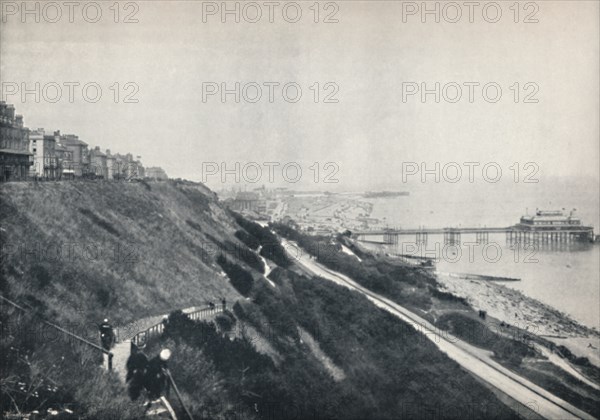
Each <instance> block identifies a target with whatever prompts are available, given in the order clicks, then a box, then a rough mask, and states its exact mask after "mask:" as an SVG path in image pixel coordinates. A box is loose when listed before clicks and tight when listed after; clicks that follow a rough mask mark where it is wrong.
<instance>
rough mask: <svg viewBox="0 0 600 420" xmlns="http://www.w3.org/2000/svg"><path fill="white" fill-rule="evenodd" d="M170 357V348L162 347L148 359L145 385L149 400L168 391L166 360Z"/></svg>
mask: <svg viewBox="0 0 600 420" xmlns="http://www.w3.org/2000/svg"><path fill="white" fill-rule="evenodd" d="M170 358H171V350H169V349H163V350H161V352H160V353H159V354H158V355H157V356H155V357H153V358H152V359H150V361H149V362H148V367H147V369H146V379H145V387H146V390H147V391H148V399H149V400H150V401H152V400H156V399H158V398H160V396H161V395H162V394H163V393H165V392H168V388H169V381H168V379H167V372H166V370H167V362H168V361H169V359H170Z"/></svg>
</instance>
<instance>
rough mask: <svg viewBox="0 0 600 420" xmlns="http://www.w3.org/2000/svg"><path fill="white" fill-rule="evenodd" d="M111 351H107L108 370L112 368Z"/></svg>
mask: <svg viewBox="0 0 600 420" xmlns="http://www.w3.org/2000/svg"><path fill="white" fill-rule="evenodd" d="M112 359H113V353H112V351H111V352H110V353H108V370H112V368H113V360H112Z"/></svg>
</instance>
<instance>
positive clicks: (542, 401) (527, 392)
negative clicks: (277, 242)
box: [281, 238, 594, 419]
mask: <svg viewBox="0 0 600 420" xmlns="http://www.w3.org/2000/svg"><path fill="white" fill-rule="evenodd" d="M281 240H282V243H283V245H284V248H285V249H286V250H290V249H300V248H299V246H298V245H297V244H295V243H294V242H291V241H286V240H284V239H283V238H282V239H281ZM291 256H292V257H294V258H295V261H296V263H297V264H298V265H299V266H300V268H303V269H304V270H305V271H308V272H309V273H312V274H313V275H315V276H318V277H321V278H324V279H326V280H330V281H333V282H335V283H337V284H340V285H342V286H345V287H347V288H349V289H352V290H355V291H357V292H359V293H362V294H363V295H365V296H366V297H367V298H368V299H369V300H370V301H371V302H373V303H374V304H375V305H377V306H378V307H380V308H382V309H385V310H386V311H388V312H390V313H391V314H393V315H395V316H397V317H398V318H400V319H402V320H403V321H405V322H407V323H409V324H411V325H412V326H413V327H415V329H416V330H417V331H420V332H422V333H423V334H424V335H425V337H427V338H428V339H429V340H431V341H432V342H433V343H434V344H435V345H436V346H437V347H438V348H439V349H440V350H441V351H442V352H444V353H445V354H446V355H448V357H450V358H451V359H452V360H454V361H455V362H457V363H458V364H459V365H460V366H461V367H462V368H463V369H465V370H467V371H468V372H470V373H471V374H473V375H475V376H476V377H478V378H479V379H481V380H482V381H485V382H487V383H488V384H489V385H491V386H492V387H494V388H496V389H497V390H499V391H500V392H502V393H504V394H506V395H508V396H509V397H511V398H513V399H514V400H516V401H517V402H519V403H520V404H522V405H523V406H525V407H529V408H531V409H533V410H534V411H535V412H536V413H537V414H538V415H540V416H542V417H544V418H547V419H576V418H581V419H594V417H592V416H591V415H589V414H587V413H585V412H583V411H582V410H580V409H578V408H576V407H574V406H573V405H571V404H569V403H567V402H566V401H564V400H562V399H560V398H558V397H557V396H555V395H553V394H551V393H550V392H548V391H546V390H545V389H543V388H541V387H540V386H538V385H536V384H534V383H533V382H531V381H529V380H527V379H525V378H523V377H521V376H519V375H517V374H516V373H514V372H512V371H510V370H509V369H507V368H505V367H503V366H502V365H500V364H499V363H498V362H496V361H495V360H493V359H492V357H491V356H492V353H491V352H489V351H486V350H483V349H480V348H478V347H475V346H472V345H470V344H469V343H467V342H465V341H462V340H459V339H457V338H455V337H452V336H450V335H449V334H447V333H445V332H442V331H440V329H439V328H437V327H435V326H434V325H432V324H431V323H429V322H428V321H426V320H425V319H423V318H421V317H420V316H418V315H416V314H415V313H413V312H411V311H409V310H408V309H406V308H404V307H402V306H400V305H398V304H397V303H394V302H392V301H391V300H389V299H387V298H385V297H383V296H381V295H378V294H376V293H373V292H372V291H370V290H369V289H366V288H364V287H362V286H361V285H359V284H358V283H356V282H355V281H354V280H352V279H351V278H349V277H348V276H345V275H344V274H341V273H338V272H335V271H333V270H330V269H328V268H326V267H324V266H323V265H321V264H319V263H317V262H316V261H315V260H313V259H311V258H309V257H308V256H304V257H302V258H297V255H291Z"/></svg>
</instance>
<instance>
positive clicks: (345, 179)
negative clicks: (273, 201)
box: [0, 0, 600, 190]
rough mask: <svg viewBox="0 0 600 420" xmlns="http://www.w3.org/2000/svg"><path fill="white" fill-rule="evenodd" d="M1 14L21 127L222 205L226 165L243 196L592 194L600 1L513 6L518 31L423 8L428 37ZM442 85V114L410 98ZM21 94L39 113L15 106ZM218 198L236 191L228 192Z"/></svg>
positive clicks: (154, 13) (159, 6) (598, 140)
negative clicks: (531, 175) (569, 182)
mask: <svg viewBox="0 0 600 420" xmlns="http://www.w3.org/2000/svg"><path fill="white" fill-rule="evenodd" d="M1 3H2V4H1V6H2V20H1V21H0V25H1V28H0V81H1V82H2V94H3V99H5V100H6V101H7V102H8V103H12V104H14V105H15V107H16V109H17V113H20V114H23V115H24V118H25V124H26V125H27V126H28V127H30V128H38V127H43V128H44V129H45V130H46V131H49V132H52V131H54V130H57V129H60V130H61V132H62V133H73V134H77V135H79V136H80V138H81V139H82V140H84V141H85V142H87V143H88V144H90V145H91V146H92V147H93V146H96V145H99V146H101V148H102V149H110V150H111V151H113V152H121V153H127V152H130V153H132V154H133V155H134V156H141V157H142V161H143V163H144V164H145V165H146V166H161V167H163V168H164V169H165V170H166V171H167V173H168V174H169V176H171V177H182V178H186V179H191V180H196V181H206V183H207V184H208V185H209V186H211V187H212V188H216V189H218V188H220V187H223V185H224V184H223V183H222V177H221V175H222V173H221V169H229V170H234V171H235V168H236V166H235V165H236V162H237V163H239V165H240V171H239V172H238V173H239V174H240V175H241V179H242V181H243V180H244V179H245V180H256V178H257V173H256V172H255V168H256V166H258V167H260V168H261V174H260V177H258V180H257V181H256V183H255V184H251V185H262V184H266V185H267V187H270V186H281V185H284V186H287V187H291V188H305V189H336V188H337V189H342V190H343V189H347V190H348V189H357V188H360V189H376V188H396V187H397V186H398V185H401V184H403V175H404V176H406V174H407V168H414V166H412V164H414V163H416V164H417V167H418V168H419V170H420V169H421V168H422V166H421V165H422V164H425V168H429V169H431V168H435V165H436V162H437V163H439V164H440V168H445V167H446V168H448V169H449V170H452V167H453V165H454V163H457V164H459V166H461V167H462V169H463V171H466V170H467V167H466V166H464V165H463V163H464V162H477V163H478V165H479V166H478V167H477V168H481V167H483V166H484V165H485V164H487V163H494V164H495V165H497V166H499V167H500V168H501V169H502V170H503V177H504V179H507V178H509V179H512V177H513V175H514V170H511V169H510V167H511V165H513V164H514V163H515V162H516V163H517V167H519V168H520V174H519V175H520V176H521V177H522V176H524V175H526V174H527V173H528V171H533V169H531V168H534V169H535V168H537V170H535V172H536V175H535V176H538V177H543V176H546V177H549V179H550V178H552V177H561V176H586V177H589V178H592V179H593V180H595V181H598V178H599V170H600V169H599V168H600V162H599V147H600V132H599V116H600V105H599V98H600V91H599V74H600V65H599V42H600V41H599V39H600V34H599V4H600V3H599V2H597V1H537V2H529V3H527V2H520V3H518V6H519V7H518V10H519V13H518V16H517V15H516V14H515V11H516V10H515V8H514V5H513V4H514V2H513V1H500V2H496V3H494V4H493V5H491V6H488V7H487V8H486V9H485V12H484V11H483V6H485V5H487V4H489V3H493V2H479V3H480V6H479V7H477V8H475V9H474V10H473V11H472V12H473V14H472V20H473V22H470V17H469V9H468V7H467V6H464V2H457V3H453V4H456V5H458V9H457V8H454V9H453V8H452V7H450V6H446V3H444V2H437V6H436V2H427V7H429V8H430V9H431V10H434V8H435V7H438V8H439V9H438V10H440V13H439V20H440V21H439V22H436V21H435V18H436V16H435V15H433V14H429V15H427V14H425V15H424V14H422V10H421V5H422V2H420V1H419V2H401V1H397V2H393V1H345V2H344V1H338V2H320V3H317V5H318V8H316V7H315V5H314V2H313V1H299V2H295V3H293V2H276V3H277V5H276V7H275V8H274V9H273V15H272V20H273V22H270V21H269V7H268V6H265V2H262V1H259V2H256V3H252V4H251V5H249V6H245V5H244V3H242V2H237V7H239V9H240V16H239V22H236V21H235V18H236V16H235V15H233V14H227V15H222V14H221V12H222V7H221V6H222V3H221V2H200V1H136V2H118V3H116V4H117V5H118V10H119V14H118V16H116V15H115V11H116V9H117V8H115V6H114V4H115V2H113V1H99V2H97V3H94V4H92V5H90V3H93V2H75V3H77V7H76V8H75V9H74V12H73V22H72V23H71V22H69V16H68V14H69V9H68V7H67V6H65V5H64V2H56V3H55V4H57V5H58V9H60V12H61V16H60V18H58V17H57V16H58V15H57V14H56V11H57V9H56V8H54V9H53V8H52V7H47V8H46V9H44V10H42V9H43V7H44V3H38V2H28V3H27V4H28V7H30V8H31V9H33V8H34V7H36V4H38V7H39V8H40V16H39V20H40V21H39V23H38V22H35V15H23V13H22V8H21V5H22V3H21V2H10V1H9V2H7V1H4V0H2V2H1ZM292 3H293V4H292ZM96 4H97V5H99V8H100V10H101V12H102V15H101V16H100V17H98V18H96V14H95V13H96V10H97V9H96V8H95V6H94V5H96ZM495 5H497V6H495ZM227 7H229V8H230V9H234V8H235V7H236V2H227ZM284 7H285V12H284ZM511 7H513V8H512V9H511ZM257 8H258V9H260V11H261V13H262V15H261V17H260V19H259V20H258V22H256V23H253V22H251V21H252V20H254V19H255V16H257V15H256V11H257V10H258V9H257ZM415 8H416V9H418V10H416V9H415ZM83 9H85V13H84V12H83ZM316 9H318V11H319V14H318V22H315V10H316ZM297 10H301V12H302V15H301V16H300V17H299V18H298V21H297V22H295V23H293V22H292V21H294V20H295V19H296V12H297ZM457 10H458V11H460V13H461V17H460V18H456V19H455V16H458V15H457V14H456V12H457ZM497 10H500V11H501V16H500V17H498V18H497V17H496V16H497V15H496V12H497ZM212 12H214V14H211V13H212ZM128 17H129V20H137V22H129V23H125V22H124V20H127V18H128ZM115 19H116V20H117V21H118V22H115ZM223 19H225V22H222V20H223ZM423 19H425V22H424V23H423V21H422V20H423ZM496 19H498V21H497V22H495V23H494V22H493V21H494V20H496ZM23 20H25V22H23ZM52 20H56V22H54V23H53V22H51V21H52ZM94 20H97V22H94ZM326 20H328V22H326ZM335 20H337V22H335ZM452 20H457V22H455V23H452V22H451V21H452ZM515 20H517V21H518V22H515ZM525 20H528V22H525ZM534 20H537V22H534ZM470 82H472V83H473V84H472V85H468V83H470ZM36 83H39V89H38V88H36ZM65 83H66V85H65ZM75 83H79V85H74V84H75ZM115 83H118V87H117V85H115ZM127 83H129V85H126V84H127ZM236 83H239V86H240V88H239V92H240V100H239V102H236V100H235V95H234V94H228V95H226V96H225V98H224V99H225V100H223V98H222V97H221V95H220V90H221V88H222V87H223V85H222V84H225V85H224V87H226V88H227V89H230V90H235V86H236ZM315 83H317V84H315ZM436 83H439V86H440V88H439V103H438V102H436V98H435V94H433V93H432V94H428V95H426V96H425V97H424V98H423V97H422V96H421V95H420V93H421V90H422V88H426V89H429V90H432V91H435V86H436ZM465 83H467V85H465ZM69 84H72V85H73V86H74V87H73V89H74V97H73V101H72V102H71V101H70V100H69V98H68V96H69V95H68V86H69ZM86 84H92V85H88V90H87V91H86V93H87V96H86V97H84V94H83V91H82V86H84V85H86ZM57 85H58V86H59V87H61V94H62V96H61V97H60V99H58V100H57V101H56V102H54V103H52V102H51V101H52V100H55V99H54V98H55V96H56V92H57V90H56V89H55V87H56V86H57ZM284 85H286V86H287V90H286V91H285V93H286V95H287V96H284V92H283V88H282V87H283V86H284ZM484 85H487V90H486V94H487V96H484V93H483V91H482V87H483V86H484ZM94 86H99V87H100V88H101V90H102V96H101V98H100V99H99V100H98V101H97V102H95V103H94V102H92V100H93V99H94V95H95V91H96V90H95V88H94ZM257 86H258V87H259V88H260V90H261V93H262V96H261V97H260V99H257V100H256V101H255V96H256V93H257V89H256V87H257ZM269 86H271V87H272V88H273V92H274V93H273V100H272V102H271V101H270V100H269ZM298 86H299V87H300V89H301V92H302V96H301V97H300V98H299V99H298V100H297V101H296V102H293V101H294V100H295V99H296V92H297V88H296V87H298ZM457 86H458V88H460V89H461V93H462V96H461V97H460V98H459V99H458V100H456V99H455V98H456V93H457V92H458V90H457ZM469 86H472V89H473V98H472V101H470V100H469ZM498 86H499V87H500V89H501V94H500V96H497V90H496V89H497V87H498ZM23 87H26V88H28V89H30V90H33V91H36V90H37V91H38V93H39V98H35V96H34V95H33V94H29V95H26V96H25V97H22V96H21V93H22V90H23V89H22V88H23ZM215 88H216V89H219V92H217V94H214V95H208V94H207V92H210V89H215ZM15 89H17V91H16V93H15V94H13V92H14V91H15ZM414 89H419V91H418V92H417V93H416V94H409V93H411V92H413V93H414ZM115 92H119V96H118V98H115ZM315 92H318V98H317V97H315ZM515 92H518V96H516V95H515ZM203 93H204V95H203ZM128 94H129V95H130V96H129V97H127V95H128ZM86 98H87V99H86ZM126 98H128V100H132V99H134V100H136V101H137V102H134V103H127V102H126ZM326 98H328V100H327V101H326ZM115 99H117V101H116V102H117V103H115ZM496 99H497V101H495V100H496ZM315 100H316V101H315ZM332 100H333V101H332ZM530 162H531V163H533V164H534V165H535V166H531V165H530V166H528V167H527V168H529V169H527V168H526V167H525V165H526V164H527V163H530ZM265 163H266V165H265ZM223 164H224V165H225V167H224V168H223ZM286 164H288V166H286V168H287V169H286V172H284V171H283V169H282V168H283V167H284V165H286ZM277 165H278V166H277ZM298 167H300V169H301V170H302V174H301V176H300V175H299V174H298V173H297V172H296V171H297V168H298ZM215 168H217V169H215ZM243 168H246V169H245V170H246V172H244V170H243ZM269 168H273V172H272V175H273V176H272V178H271V179H270V178H269V176H268V175H269ZM317 168H318V171H317ZM478 170H479V169H478ZM215 171H216V173H215ZM284 175H285V176H284ZM442 175H444V174H442ZM445 175H448V173H446V174H445ZM286 176H287V178H286ZM418 176H419V174H417V175H416V176H415V177H414V179H417V178H418ZM448 176H452V175H448ZM465 176H466V175H465V172H463V178H462V179H461V181H463V180H464V179H465ZM476 176H479V177H481V176H483V175H482V173H481V171H479V172H477V171H476ZM326 178H327V180H328V181H332V180H333V181H335V180H337V181H338V182H337V183H329V182H325V181H326ZM298 179H299V181H298V182H291V181H293V180H298ZM225 180H226V181H228V182H227V183H226V184H227V185H232V184H235V178H234V175H232V174H230V175H227V176H226V178H225ZM242 183H243V182H242Z"/></svg>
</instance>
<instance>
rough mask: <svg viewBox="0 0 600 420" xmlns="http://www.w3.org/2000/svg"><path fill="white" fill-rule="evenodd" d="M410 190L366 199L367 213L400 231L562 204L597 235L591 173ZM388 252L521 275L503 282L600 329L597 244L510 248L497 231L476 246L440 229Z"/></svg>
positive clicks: (499, 220) (487, 220)
mask: <svg viewBox="0 0 600 420" xmlns="http://www.w3.org/2000/svg"><path fill="white" fill-rule="evenodd" d="M405 189H406V188H405ZM398 190H402V189H400V188H399V189H398ZM409 192H410V195H409V196H401V197H390V198H375V199H368V200H366V201H369V202H371V203H372V204H373V210H372V213H371V217H374V218H378V219H380V220H382V221H383V222H382V225H384V226H388V227H396V228H405V229H409V228H419V227H427V228H432V227H478V226H487V227H506V226H510V225H514V224H515V223H518V221H519V219H520V217H521V216H522V215H525V214H530V215H531V214H534V213H535V211H536V209H540V210H562V211H563V212H565V213H566V214H570V213H571V214H573V215H574V216H576V217H579V218H580V219H581V220H582V223H583V224H585V225H592V226H594V233H595V234H596V235H597V234H599V233H600V232H599V230H600V186H599V185H598V182H597V181H593V180H589V179H571V178H569V179H563V178H556V179H552V180H549V181H547V182H545V183H538V184H529V185H524V184H523V185H515V184H513V183H504V184H500V185H467V186H465V185H440V184H435V185H424V184H423V185H418V186H413V187H412V188H410V191H409ZM388 251H389V252H393V253H397V254H409V255H421V256H428V257H435V259H436V261H437V263H436V267H437V270H438V271H442V272H451V273H469V274H481V275H491V276H498V277H510V278H517V279H520V281H515V282H503V283H502V284H503V285H505V286H507V287H511V288H514V289H517V290H519V291H521V292H522V293H524V294H525V295H527V296H529V297H531V298H534V299H537V300H539V301H541V302H543V303H545V304H548V305H550V306H552V307H554V308H556V309H558V310H559V311H561V312H564V313H566V314H568V315H569V316H570V317H571V318H573V319H575V320H576V321H578V322H580V323H581V324H583V325H586V326H588V327H591V328H596V329H599V330H600V243H595V244H591V243H571V244H567V245H565V244H554V245H548V246H535V245H529V246H515V245H514V244H510V243H507V241H506V238H505V235H504V234H494V235H490V236H489V238H488V243H487V244H477V243H476V240H475V235H464V234H463V235H462V236H461V238H460V240H459V242H458V244H457V245H448V244H444V239H443V236H442V235H430V236H429V237H428V238H427V244H426V245H425V244H420V245H416V244H415V238H414V237H412V236H407V237H404V238H403V237H400V242H399V244H398V245H395V246H392V247H388Z"/></svg>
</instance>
